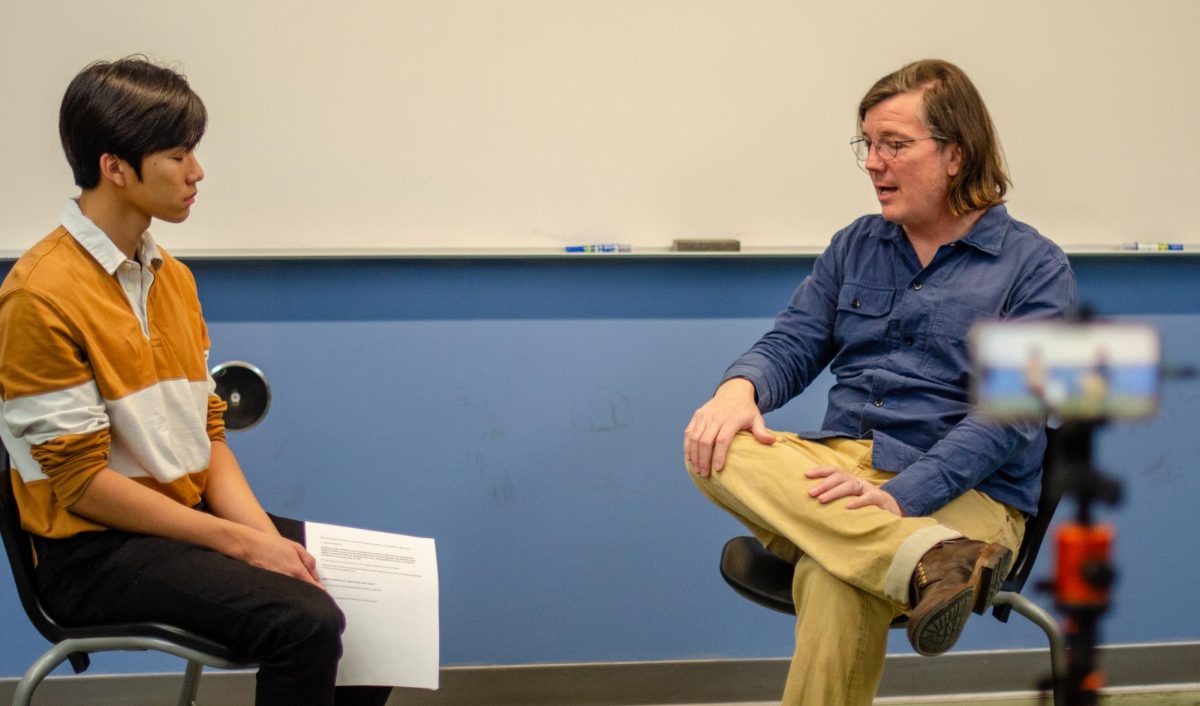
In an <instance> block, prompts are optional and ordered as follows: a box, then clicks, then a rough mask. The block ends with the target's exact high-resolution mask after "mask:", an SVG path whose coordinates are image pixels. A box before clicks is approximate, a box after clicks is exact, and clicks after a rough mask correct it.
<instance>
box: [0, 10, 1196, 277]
mask: <svg viewBox="0 0 1200 706" xmlns="http://www.w3.org/2000/svg"><path fill="white" fill-rule="evenodd" d="M1197 36H1200V2H1196V1H1194V0H1149V1H1145V2H1125V1H1120V2H1117V1H1115V0H1099V1H1092V0H1060V1H1057V2H1042V1H1040V0H1037V1H1035V0H1015V1H1009V2H1002V3H996V2H971V1H964V0H959V1H957V2H942V1H940V0H939V1H935V0H914V1H912V2H908V3H902V4H896V3H892V2H880V1H878V0H863V1H860V2H853V3H840V2H815V1H811V0H810V1H783V0H736V1H735V0H346V1H345V2H337V3H334V2H305V1H303V0H294V1H291V2H283V1H281V0H208V1H206V2H200V3H178V2H167V1H157V0H105V2H95V0H57V1H55V0H45V1H43V0H4V1H3V3H0V59H2V61H3V66H4V67H5V69H4V71H3V72H0V95H2V96H3V97H4V105H5V109H4V111H3V115H4V117H3V123H2V126H0V127H2V129H0V154H2V155H3V162H2V164H3V166H2V168H0V251H3V252H4V253H5V254H14V253H17V252H20V251H22V250H24V249H25V248H26V247H28V246H29V245H30V244H32V243H33V242H35V241H36V240H37V239H38V238H40V237H41V236H42V235H44V234H45V233H47V232H49V230H50V229H51V228H53V227H54V225H55V224H56V222H57V217H58V213H59V210H60V209H61V204H62V202H63V200H64V199H65V198H66V197H67V196H70V195H72V194H74V193H77V190H76V189H75V188H74V187H73V185H72V183H71V177H70V172H69V169H68V168H67V165H66V162H65V160H64V159H63V157H62V153H61V148H60V146H59V144H58V135H57V110H58V104H59V101H60V100H61V96H62V92H63V90H64V89H65V87H66V85H67V83H68V82H69V81H70V79H71V77H72V76H73V75H74V74H75V73H76V72H77V71H78V70H79V69H80V68H81V67H82V66H83V65H85V64H86V63H88V62H89V61H91V60H94V59H97V58H107V59H114V58H118V57H121V56H124V55H126V54H129V53H132V52H135V51H138V52H145V53H147V54H149V55H151V56H152V57H154V58H156V59H158V60H160V61H163V62H166V63H170V64H173V65H175V66H176V67H178V68H180V69H181V70H183V71H184V72H185V73H186V74H187V75H188V77H189V79H190V81H191V83H192V85H193V87H194V88H195V89H196V91H197V92H198V93H199V94H200V95H201V96H202V98H203V99H204V101H205V103H206V104H207V106H208V109H209V113H210V122H209V129H208V133H207V134H206V136H205V138H204V140H203V142H201V144H200V147H199V150H198V155H199V158H200V160H201V162H202V164H203V165H204V167H205V170H206V172H207V176H206V178H205V180H204V182H202V183H201V184H200V193H199V198H198V200H197V204H196V206H195V207H194V208H193V211H192V217H191V219H189V220H188V221H187V222H186V223H184V224H181V225H177V226H175V225H167V224H158V225H157V226H156V227H155V233H156V235H157V237H158V238H159V240H161V241H162V242H164V243H165V244H166V245H167V246H168V247H169V248H171V249H172V250H173V251H175V252H182V253H185V254H186V253H197V254H205V253H208V254H217V255H221V254H224V255H234V256H236V255H238V254H239V253H243V254H244V253H276V254H281V255H287V254H296V253H305V252H322V251H324V252H332V253H337V252H367V253H371V252H379V253H387V252H413V251H423V250H432V249H449V250H452V251H459V252H489V251H505V250H511V249H522V248H535V249H537V248H541V249H547V250H549V251H556V250H561V248H562V247H564V246H567V245H575V244H583V243H594V242H620V243H630V244H632V245H634V246H635V247H636V248H649V249H654V248H662V247H666V246H667V245H669V244H670V242H671V241H672V239H675V238H738V239H740V240H741V241H742V243H743V245H744V246H747V247H757V248H767V249H770V248H794V247H802V248H803V247H809V248H817V249H819V248H821V247H823V246H824V245H825V244H827V243H828V241H829V238H830V236H831V235H832V234H833V233H834V232H835V231H836V230H837V229H839V228H841V227H842V226H844V225H846V224H847V223H849V222H850V221H851V220H853V218H855V217H856V216H858V215H861V214H863V213H870V212H876V211H877V210H878V206H877V204H876V202H875V200H874V197H873V194H872V191H871V189H870V187H869V184H868V181H867V178H866V176H865V175H864V174H863V173H862V172H861V171H860V170H859V169H858V167H857V166H856V164H855V162H854V159H853V156H852V154H851V152H850V149H849V147H848V146H847V142H848V140H849V138H850V137H851V136H852V134H853V133H854V130H855V109H856V106H857V104H858V101H859V99H860V98H861V96H862V94H863V93H864V92H865V91H866V90H867V88H868V87H869V86H870V85H871V84H872V83H873V82H874V81H875V80H876V79H878V78H879V77H880V76H882V75H884V74H886V73H889V72H890V71H892V70H894V69H896V68H898V67H899V66H901V65H902V64H904V63H907V62H908V61H911V60H914V59H919V58H925V57H939V58H945V59H948V60H950V61H953V62H955V63H957V64H959V65H960V66H962V67H963V68H964V69H965V70H966V71H967V73H968V74H969V75H970V76H971V77H972V79H973V80H974V81H975V83H976V85H977V86H978V87H979V88H980V90H981V92H982V93H983V95H984V98H985V99H986V100H987V102H988V105H989V107H990V109H991V111H992V114H993V118H994V120H995V121H996V123H997V126H998V128H999V131H1000V135H1001V138H1002V141H1003V145H1004V148H1005V151H1006V154H1007V156H1008V160H1009V162H1010V165H1011V172H1012V176H1013V179H1014V181H1015V188H1014V189H1013V190H1012V191H1011V192H1010V198H1009V206H1010V211H1011V212H1012V213H1013V215H1014V216H1015V217H1017V218H1018V219H1020V220H1024V221H1026V222H1028V223H1031V224H1032V225H1034V226H1035V227H1037V228H1038V229H1039V230H1041V231H1042V232H1043V233H1044V234H1046V235H1048V236H1049V237H1051V238H1053V239H1055V240H1056V241H1058V242H1059V243H1061V244H1063V245H1064V246H1067V247H1068V248H1071V247H1087V246H1096V247H1100V248H1106V247H1107V248H1111V247H1114V246H1115V245H1116V244H1118V243H1120V242H1123V241H1131V240H1142V241H1159V240H1162V241H1176V242H1197V241H1200V233H1198V231H1200V229H1198V227H1197V215H1196V214H1197V209H1196V205H1197V197H1196V195H1195V194H1196V188H1197V185H1198V184H1200V144H1198V141H1197V139H1196V135H1197V130H1196V125H1195V116H1196V115H1198V114H1200V80H1197V79H1196V76H1195V73H1196V71H1197V69H1200V42H1198V41H1196V37H1197Z"/></svg>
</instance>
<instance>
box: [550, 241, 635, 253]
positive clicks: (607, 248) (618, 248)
mask: <svg viewBox="0 0 1200 706" xmlns="http://www.w3.org/2000/svg"><path fill="white" fill-rule="evenodd" d="M563 249H564V250H565V251H566V252H632V251H633V246H632V245H626V244H625V243H593V244H591V245H568V246H567V247H565V248H563Z"/></svg>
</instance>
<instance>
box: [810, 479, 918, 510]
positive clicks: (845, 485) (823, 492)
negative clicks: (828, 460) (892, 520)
mask: <svg viewBox="0 0 1200 706" xmlns="http://www.w3.org/2000/svg"><path fill="white" fill-rule="evenodd" d="M804 476H805V477H806V478H809V479H817V478H822V479H824V480H822V481H821V482H820V483H817V484H816V485H814V486H813V487H812V488H811V489H810V490H809V491H808V494H809V495H811V496H812V497H814V498H816V499H817V500H819V501H821V503H822V504H825V503H831V502H833V501H834V500H837V499H839V498H845V497H848V496H849V497H850V498H851V500H850V502H848V503H846V509H848V510H857V509H858V508H860V507H878V508H881V509H884V510H887V511H888V512H890V513H892V514H894V515H899V516H901V517H903V516H904V511H903V510H901V509H900V504H899V503H897V502H896V499H895V498H893V497H892V494H891V493H889V492H887V491H886V490H883V489H882V488H879V487H876V486H875V485H873V484H871V483H868V482H866V481H864V480H863V479H862V478H859V477H858V476H855V475H852V474H850V473H847V472H845V471H843V470H842V469H840V468H837V467H835V466H821V467H820V468H813V469H811V470H809V471H806V472H805V473H804Z"/></svg>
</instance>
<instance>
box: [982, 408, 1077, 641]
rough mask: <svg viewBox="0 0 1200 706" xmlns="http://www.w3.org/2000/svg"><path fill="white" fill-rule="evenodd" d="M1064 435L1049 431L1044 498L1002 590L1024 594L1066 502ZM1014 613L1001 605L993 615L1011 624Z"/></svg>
mask: <svg viewBox="0 0 1200 706" xmlns="http://www.w3.org/2000/svg"><path fill="white" fill-rule="evenodd" d="M1061 443H1062V442H1061V436H1060V435H1059V433H1058V431H1056V430H1054V429H1046V453H1045V454H1044V455H1043V456H1042V495H1041V497H1040V498H1039V499H1038V510H1037V516H1036V517H1034V518H1032V519H1030V520H1029V521H1028V522H1026V523H1025V538H1024V539H1022V540H1021V548H1020V549H1019V550H1017V558H1016V559H1015V560H1014V561H1013V566H1012V569H1010V570H1009V572H1008V578H1007V579H1005V581H1004V585H1003V586H1001V587H1000V590H1002V591H1011V592H1013V593H1020V592H1021V589H1023V588H1024V587H1025V582H1026V581H1027V580H1028V579H1029V574H1030V573H1031V572H1032V571H1033V565H1034V563H1035V562H1036V561H1037V557H1038V551H1039V550H1041V548H1042V540H1044V539H1045V538H1046V532H1047V531H1049V529H1050V522H1051V521H1052V520H1053V519H1054V511H1055V510H1057V509H1058V501H1059V500H1062V496H1063V487H1062V483H1061V482H1059V479H1058V473H1057V472H1056V471H1055V467H1056V459H1057V458H1058V453H1059V445H1060V444H1061ZM1011 612H1012V606H1011V605H1007V604H1005V605H997V606H996V607H995V608H994V609H993V610H992V615H994V616H996V618H997V619H998V620H1000V621H1001V622H1008V615H1009V613H1011Z"/></svg>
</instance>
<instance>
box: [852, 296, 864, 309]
mask: <svg viewBox="0 0 1200 706" xmlns="http://www.w3.org/2000/svg"><path fill="white" fill-rule="evenodd" d="M850 306H852V307H854V308H855V309H857V308H859V307H860V306H862V302H861V301H859V300H858V299H857V298H855V299H854V300H853V301H851V302H850Z"/></svg>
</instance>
